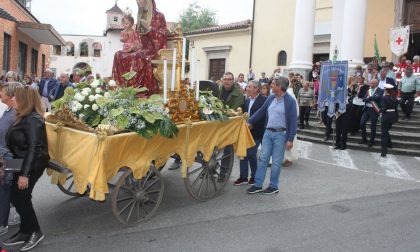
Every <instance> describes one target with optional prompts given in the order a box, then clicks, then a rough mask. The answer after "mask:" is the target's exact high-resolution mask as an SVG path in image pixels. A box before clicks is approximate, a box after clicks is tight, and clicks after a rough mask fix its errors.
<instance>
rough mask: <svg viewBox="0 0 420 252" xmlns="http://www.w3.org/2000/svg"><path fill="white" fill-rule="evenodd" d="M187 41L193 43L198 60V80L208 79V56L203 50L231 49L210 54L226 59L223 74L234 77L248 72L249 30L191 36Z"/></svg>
mask: <svg viewBox="0 0 420 252" xmlns="http://www.w3.org/2000/svg"><path fill="white" fill-rule="evenodd" d="M188 39H189V40H190V41H194V46H195V50H196V59H199V60H200V80H208V79H209V78H210V76H209V70H210V66H209V57H208V55H209V54H208V53H207V52H206V51H205V50H204V49H205V48H207V49H211V48H231V49H230V51H228V52H227V51H226V50H224V49H223V50H221V51H220V52H217V51H213V52H212V53H211V54H213V55H214V54H219V55H220V58H225V57H226V68H225V72H228V71H229V72H232V73H233V74H234V75H235V77H237V76H238V74H239V73H244V74H246V73H247V72H248V69H249V68H248V66H249V53H250V48H251V29H246V30H237V31H226V32H220V33H211V34H201V35H192V36H189V37H188ZM190 55H191V52H190ZM216 58H219V57H216Z"/></svg>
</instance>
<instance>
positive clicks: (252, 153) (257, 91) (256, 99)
mask: <svg viewBox="0 0 420 252" xmlns="http://www.w3.org/2000/svg"><path fill="white" fill-rule="evenodd" d="M247 90H248V95H249V97H248V98H247V99H246V100H245V104H244V105H243V111H244V112H247V113H248V115H249V116H252V115H253V114H255V112H257V110H258V109H259V108H261V107H262V105H264V102H265V100H267V97H265V96H264V95H262V94H261V84H260V83H259V82H258V81H254V80H252V81H250V82H249V83H248V86H247ZM264 121H265V118H264V119H263V120H260V121H259V122H258V123H257V124H255V125H254V127H253V128H252V129H251V134H252V137H253V138H254V141H255V146H253V147H251V148H249V149H248V150H247V154H246V157H245V158H244V159H242V160H240V161H239V166H240V173H239V178H238V179H237V180H236V181H235V182H233V184H234V185H236V186H238V185H245V184H248V185H253V184H255V173H256V171H257V150H258V146H259V145H260V143H261V139H262V138H263V135H264V130H265V126H264ZM248 164H249V167H250V168H251V177H250V178H249V180H248Z"/></svg>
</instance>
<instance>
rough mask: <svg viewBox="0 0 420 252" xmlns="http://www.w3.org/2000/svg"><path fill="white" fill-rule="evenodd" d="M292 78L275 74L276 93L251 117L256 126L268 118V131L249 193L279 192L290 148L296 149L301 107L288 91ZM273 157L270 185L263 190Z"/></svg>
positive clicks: (250, 119)
mask: <svg viewBox="0 0 420 252" xmlns="http://www.w3.org/2000/svg"><path fill="white" fill-rule="evenodd" d="M288 86H289V80H288V79H287V78H285V77H275V78H274V79H273V81H272V83H271V88H272V91H273V94H272V95H271V96H269V97H268V98H267V100H266V102H265V103H264V105H263V106H262V107H261V108H260V109H259V110H258V111H257V112H255V114H253V115H252V116H251V118H249V120H248V125H249V127H251V128H252V127H253V125H256V124H257V123H258V122H259V121H260V120H264V116H265V117H266V125H265V127H266V130H265V133H264V136H263V140H262V145H261V147H262V149H261V154H260V163H259V165H258V169H257V173H256V176H255V185H253V186H252V187H250V188H249V189H248V190H247V192H248V193H250V194H255V193H259V192H262V193H263V194H275V193H278V192H279V189H278V186H279V178H280V170H281V166H282V162H283V158H284V152H285V150H286V149H288V150H290V149H292V148H293V140H294V139H295V136H296V127H297V109H296V100H295V99H294V98H293V97H292V96H291V95H289V94H288V93H287V91H286V90H287V88H288ZM270 157H272V165H271V174H270V185H269V186H268V187H267V188H266V189H265V190H264V191H263V190H262V186H263V183H264V179H265V173H266V171H267V167H268V163H269V161H270Z"/></svg>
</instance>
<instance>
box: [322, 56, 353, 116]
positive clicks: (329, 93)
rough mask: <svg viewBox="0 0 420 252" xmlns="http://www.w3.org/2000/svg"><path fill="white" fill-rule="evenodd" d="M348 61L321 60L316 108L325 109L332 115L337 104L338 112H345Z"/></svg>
mask: <svg viewBox="0 0 420 252" xmlns="http://www.w3.org/2000/svg"><path fill="white" fill-rule="evenodd" d="M347 75H348V62H347V61H337V62H335V63H333V62H331V61H326V62H321V79H320V86H319V94H318V108H319V110H320V111H324V110H325V109H327V111H328V116H329V117H333V116H334V115H335V112H336V109H335V107H336V104H338V112H340V113H344V112H346V101H347Z"/></svg>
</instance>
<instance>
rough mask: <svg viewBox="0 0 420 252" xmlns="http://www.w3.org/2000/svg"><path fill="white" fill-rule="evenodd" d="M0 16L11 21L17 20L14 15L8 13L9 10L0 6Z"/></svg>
mask: <svg viewBox="0 0 420 252" xmlns="http://www.w3.org/2000/svg"><path fill="white" fill-rule="evenodd" d="M0 18H3V19H7V20H9V21H12V22H17V21H18V20H17V19H16V18H15V17H14V16H12V15H10V14H9V12H7V11H5V10H3V9H2V8H0Z"/></svg>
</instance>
